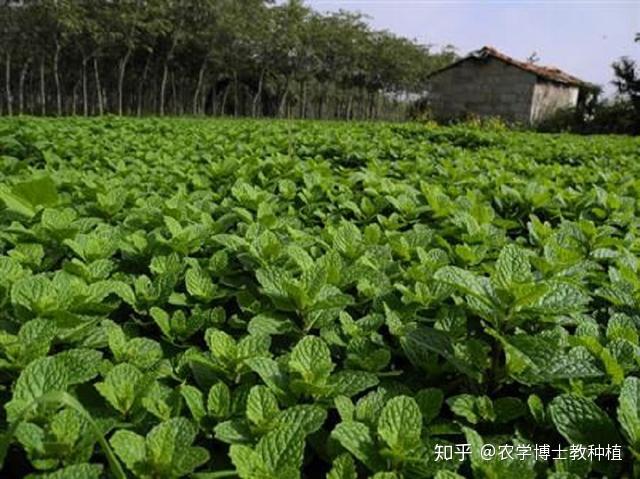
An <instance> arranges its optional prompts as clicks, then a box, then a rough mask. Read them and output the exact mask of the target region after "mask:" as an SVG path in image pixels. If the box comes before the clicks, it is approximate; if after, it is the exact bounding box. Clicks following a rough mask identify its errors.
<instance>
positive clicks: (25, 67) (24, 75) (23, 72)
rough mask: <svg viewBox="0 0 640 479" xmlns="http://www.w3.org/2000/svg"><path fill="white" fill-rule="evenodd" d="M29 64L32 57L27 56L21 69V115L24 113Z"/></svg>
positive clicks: (19, 95)
mask: <svg viewBox="0 0 640 479" xmlns="http://www.w3.org/2000/svg"><path fill="white" fill-rule="evenodd" d="M29 65H31V57H29V58H27V61H25V62H24V64H23V65H22V69H21V70H20V80H19V82H18V108H19V113H20V115H22V114H23V113H24V83H25V81H26V80H27V73H28V72H29Z"/></svg>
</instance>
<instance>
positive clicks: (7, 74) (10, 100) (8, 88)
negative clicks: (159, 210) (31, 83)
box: [4, 51, 13, 116]
mask: <svg viewBox="0 0 640 479" xmlns="http://www.w3.org/2000/svg"><path fill="white" fill-rule="evenodd" d="M4 73H5V83H6V90H5V93H6V95H7V114H8V115H9V116H12V115H13V97H12V96H11V52H9V51H7V54H6V57H5V71H4Z"/></svg>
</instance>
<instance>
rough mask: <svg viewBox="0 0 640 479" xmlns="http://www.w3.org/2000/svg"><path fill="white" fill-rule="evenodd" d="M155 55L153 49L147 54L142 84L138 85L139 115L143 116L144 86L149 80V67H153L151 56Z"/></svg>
mask: <svg viewBox="0 0 640 479" xmlns="http://www.w3.org/2000/svg"><path fill="white" fill-rule="evenodd" d="M152 55H153V51H150V52H149V55H147V60H146V62H145V64H144V70H143V71H142V78H141V79H140V84H139V85H138V109H137V113H138V116H142V104H143V98H144V96H143V93H142V91H143V88H144V84H145V82H146V81H147V75H148V74H149V68H150V67H151V56H152Z"/></svg>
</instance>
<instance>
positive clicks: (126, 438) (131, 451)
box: [109, 429, 146, 472]
mask: <svg viewBox="0 0 640 479" xmlns="http://www.w3.org/2000/svg"><path fill="white" fill-rule="evenodd" d="M109 443H110V444H111V446H112V447H113V450H114V451H115V453H116V454H117V455H118V457H119V458H120V459H121V460H122V462H124V465H125V466H127V468H128V469H129V470H131V471H134V472H135V471H140V470H142V468H143V467H144V462H145V460H146V447H145V442H144V437H142V436H140V435H139V434H136V433H135V432H132V431H127V430H124V429H120V430H118V431H116V432H115V433H114V434H113V436H111V439H110V440H109Z"/></svg>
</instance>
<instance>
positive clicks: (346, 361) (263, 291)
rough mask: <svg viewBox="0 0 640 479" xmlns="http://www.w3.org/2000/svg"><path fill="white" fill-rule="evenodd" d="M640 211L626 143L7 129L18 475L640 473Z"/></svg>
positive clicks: (8, 341)
mask: <svg viewBox="0 0 640 479" xmlns="http://www.w3.org/2000/svg"><path fill="white" fill-rule="evenodd" d="M639 210H640V140H638V139H632V138H625V137H607V136H593V137H588V138H587V137H577V136H568V135H565V136H563V135H539V134H533V133H519V132H509V131H505V130H500V129H490V128H485V129H482V128H480V127H476V126H458V127H448V128H445V127H437V126H431V125H426V124H380V123H370V124H364V123H361V124H358V123H351V124H350V123H331V122H324V123H323V122H286V121H282V122H279V121H248V120H217V121H210V120H188V119H182V120H180V119H166V120H164V119H163V120H160V119H139V120H135V119H126V120H125V119H117V118H104V119H99V120H98V119H48V120H45V119H30V118H25V119H12V120H11V119H3V120H0V404H1V405H2V407H1V408H0V409H1V410H0V476H1V477H7V478H13V477H25V476H28V475H29V477H43V478H51V479H53V478H55V479H72V478H73V479H76V478H78V479H85V478H86V479H92V478H101V477H109V478H117V479H121V478H125V477H133V478H153V479H159V478H163V479H164V478H178V477H193V478H196V479H215V478H225V477H239V478H241V479H294V478H305V479H306V478H311V479H313V478H328V479H355V478H368V477H372V478H375V479H413V478H418V479H419V478H431V477H435V478H437V479H455V478H460V477H475V478H496V479H498V478H518V479H533V478H537V477H540V478H554V479H573V478H582V477H603V476H606V477H610V478H617V477H638V476H637V475H638V474H640V466H639V465H638V464H639V463H638V462H637V458H640V379H638V377H637V376H638V374H639V373H640V340H639V338H640V276H639V270H640V261H639V254H640V211H639ZM493 446H495V451H494V452H495V454H494V455H488V454H487V453H486V451H491V448H492V447H493ZM545 446H546V449H545ZM545 450H546V455H545V454H544V451H545ZM505 452H506V453H505ZM503 453H504V454H503Z"/></svg>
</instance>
